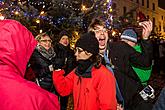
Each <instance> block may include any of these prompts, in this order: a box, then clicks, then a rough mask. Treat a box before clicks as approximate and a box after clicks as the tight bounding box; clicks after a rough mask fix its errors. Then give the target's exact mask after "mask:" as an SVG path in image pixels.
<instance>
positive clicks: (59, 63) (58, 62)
mask: <svg viewBox="0 0 165 110" xmlns="http://www.w3.org/2000/svg"><path fill="white" fill-rule="evenodd" d="M64 65H65V59H64V58H56V59H55V60H54V62H53V68H54V69H62V68H63V67H64Z"/></svg>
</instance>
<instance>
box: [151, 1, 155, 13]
mask: <svg viewBox="0 0 165 110" xmlns="http://www.w3.org/2000/svg"><path fill="white" fill-rule="evenodd" d="M152 10H153V11H155V3H152Z"/></svg>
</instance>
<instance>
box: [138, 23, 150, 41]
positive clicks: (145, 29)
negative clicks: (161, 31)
mask: <svg viewBox="0 0 165 110" xmlns="http://www.w3.org/2000/svg"><path fill="white" fill-rule="evenodd" d="M139 25H140V26H142V27H143V32H142V38H143V39H148V37H149V35H150V34H151V31H152V29H153V24H152V21H151V20H148V21H143V22H140V23H139Z"/></svg>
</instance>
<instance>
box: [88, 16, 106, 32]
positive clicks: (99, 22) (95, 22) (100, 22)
mask: <svg viewBox="0 0 165 110" xmlns="http://www.w3.org/2000/svg"><path fill="white" fill-rule="evenodd" d="M96 25H101V26H105V22H104V21H103V20H102V19H101V18H99V17H97V18H94V19H92V22H91V23H90V25H89V27H88V31H91V29H94V27H95V26H96Z"/></svg>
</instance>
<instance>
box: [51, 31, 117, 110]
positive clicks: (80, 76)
mask: <svg viewBox="0 0 165 110" xmlns="http://www.w3.org/2000/svg"><path fill="white" fill-rule="evenodd" d="M88 44H90V45H88ZM98 54H99V43H98V41H97V39H96V38H95V34H94V33H92V32H89V33H86V34H83V35H82V36H81V37H80V39H79V40H78V41H77V43H76V52H75V56H76V59H77V61H78V66H77V67H76V68H75V69H74V70H73V71H72V72H70V73H69V74H68V75H67V76H65V77H64V76H63V75H64V70H55V71H54V72H53V82H54V85H55V87H56V89H57V91H58V93H59V94H60V95H62V96H66V95H69V94H71V93H73V98H74V110H116V109H117V107H116V106H117V101H116V86H115V78H114V76H113V75H112V73H111V72H110V71H109V70H108V69H106V67H104V66H103V65H101V61H100V60H99V57H98ZM97 59H98V60H97Z"/></svg>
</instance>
